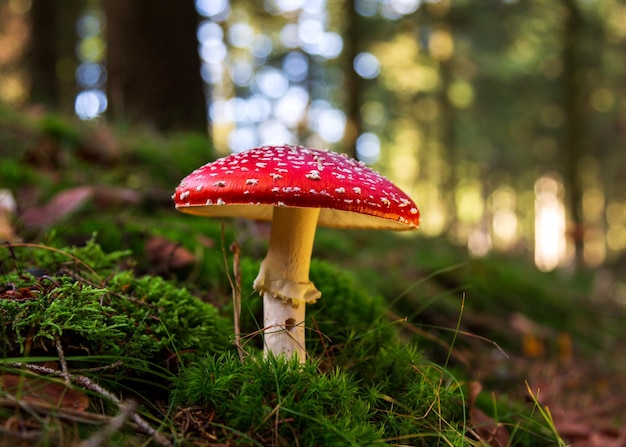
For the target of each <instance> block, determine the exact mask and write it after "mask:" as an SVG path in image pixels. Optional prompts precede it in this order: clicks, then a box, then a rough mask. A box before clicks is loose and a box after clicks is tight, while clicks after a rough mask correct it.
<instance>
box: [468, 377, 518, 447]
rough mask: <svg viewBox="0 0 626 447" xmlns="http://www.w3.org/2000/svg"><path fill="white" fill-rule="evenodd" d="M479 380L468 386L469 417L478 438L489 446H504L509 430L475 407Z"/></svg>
mask: <svg viewBox="0 0 626 447" xmlns="http://www.w3.org/2000/svg"><path fill="white" fill-rule="evenodd" d="M482 388H483V386H482V384H481V383H480V382H472V383H470V386H469V398H468V402H469V419H470V424H471V427H472V428H473V429H474V431H475V432H476V434H477V435H478V437H479V439H480V440H481V441H483V442H485V443H486V444H487V445H490V446H491V447H506V446H508V445H509V432H508V430H507V429H506V427H505V426H504V425H502V424H501V423H498V422H497V421H496V420H495V419H494V418H492V417H491V416H489V415H487V414H486V413H485V412H483V411H482V410H480V409H479V408H476V398H477V397H478V395H479V394H480V392H481V391H482Z"/></svg>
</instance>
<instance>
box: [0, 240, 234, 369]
mask: <svg viewBox="0 0 626 447" xmlns="http://www.w3.org/2000/svg"><path fill="white" fill-rule="evenodd" d="M24 250H28V252H29V255H30V256H31V258H30V261H29V263H28V264H26V265H28V266H29V267H28V268H29V269H31V271H35V270H36V271H37V275H38V276H33V275H32V274H28V273H26V272H25V268H26V265H24V266H23V267H22V268H21V271H16V272H13V273H9V274H7V275H5V280H6V283H7V284H10V285H11V286H10V289H9V290H7V291H6V292H5V294H4V295H5V296H4V297H3V298H4V299H1V300H0V323H1V324H0V331H1V333H2V336H3V340H5V341H6V343H4V344H2V345H0V349H2V354H3V356H4V357H11V356H20V355H24V354H27V353H28V354H31V353H42V352H48V353H56V348H55V341H56V340H57V339H58V340H60V341H61V345H62V346H65V351H66V352H65V354H66V356H68V358H71V357H72V356H84V355H92V356H97V357H101V358H102V359H103V360H102V362H109V361H110V359H107V357H109V358H113V359H115V358H118V359H120V358H121V359H124V362H125V363H126V366H129V365H130V364H131V363H133V362H146V361H150V362H155V363H164V362H165V359H167V358H171V357H177V356H178V358H179V359H180V358H181V357H182V358H184V359H188V360H192V359H194V358H196V357H197V356H199V355H204V354H205V353H206V352H217V353H220V352H224V351H226V350H228V349H229V347H230V346H231V344H230V342H229V330H228V327H229V324H228V322H227V320H226V319H224V318H223V317H221V316H220V315H219V313H218V311H217V309H216V308H215V307H213V306H211V305H209V304H207V303H203V302H202V301H200V300H199V299H198V298H196V297H195V296H193V295H191V293H190V292H189V291H188V290H186V289H185V288H183V287H180V286H178V285H176V284H174V283H172V282H168V281H166V280H164V279H163V278H161V277H152V276H143V277H135V275H134V273H133V272H132V271H130V270H126V269H121V270H118V269H120V265H123V264H122V263H123V261H124V259H125V257H126V255H127V253H124V252H115V253H112V254H105V253H104V252H103V251H102V250H101V248H100V246H99V245H98V244H96V243H95V242H94V241H90V242H89V243H88V244H87V245H86V246H85V247H81V248H76V247H73V248H70V249H66V250H56V249H52V248H51V247H43V246H39V247H23V248H21V249H20V248H19V247H14V248H13V252H14V253H15V252H17V251H19V252H20V253H19V256H22V252H23V251H24ZM4 252H5V254H6V253H8V248H7V247H4ZM15 256H16V257H17V256H18V255H17V254H16V255H15ZM4 264H5V265H6V258H5V263H4ZM33 269H35V270H33ZM96 272H97V273H96ZM5 289H6V287H5ZM95 358H96V357H94V359H95Z"/></svg>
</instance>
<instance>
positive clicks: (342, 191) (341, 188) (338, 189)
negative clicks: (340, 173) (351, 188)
mask: <svg viewBox="0 0 626 447" xmlns="http://www.w3.org/2000/svg"><path fill="white" fill-rule="evenodd" d="M335 192H336V193H337V194H344V193H345V192H346V188H344V187H343V186H342V187H340V188H335Z"/></svg>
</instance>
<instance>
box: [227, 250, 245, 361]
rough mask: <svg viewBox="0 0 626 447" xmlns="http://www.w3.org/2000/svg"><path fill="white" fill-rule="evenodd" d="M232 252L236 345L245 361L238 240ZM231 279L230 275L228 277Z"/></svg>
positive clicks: (231, 283)
mask: <svg viewBox="0 0 626 447" xmlns="http://www.w3.org/2000/svg"><path fill="white" fill-rule="evenodd" d="M230 252H231V253H232V254H233V273H234V274H235V280H234V282H233V281H230V286H231V288H232V289H233V322H234V325H235V346H236V347H237V352H238V353H239V359H240V360H241V362H242V363H243V360H244V359H243V348H242V347H241V320H240V318H241V265H240V262H239V260H240V255H241V250H240V249H239V244H238V243H237V241H235V242H233V243H232V244H230ZM228 279H229V280H230V277H229V278H228Z"/></svg>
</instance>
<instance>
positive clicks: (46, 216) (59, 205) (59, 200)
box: [21, 186, 93, 227]
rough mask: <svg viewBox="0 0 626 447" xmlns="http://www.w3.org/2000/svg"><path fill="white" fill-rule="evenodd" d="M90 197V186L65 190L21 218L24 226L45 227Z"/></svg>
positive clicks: (29, 210)
mask: <svg viewBox="0 0 626 447" xmlns="http://www.w3.org/2000/svg"><path fill="white" fill-rule="evenodd" d="M92 196H93V188H92V187H91V186H78V187H76V188H71V189H66V190H65V191H61V192H60V193H58V194H57V195H55V196H54V197H53V198H52V199H51V200H50V201H49V202H48V203H47V204H46V205H44V206H42V207H36V208H30V209H27V210H25V211H24V213H23V214H22V216H21V218H22V221H23V222H24V224H25V225H26V226H29V227H47V226H50V225H52V224H55V223H57V222H59V221H61V220H62V219H64V218H65V217H67V216H68V215H70V214H72V213H73V212H75V211H76V210H78V209H79V208H80V207H81V206H83V205H84V204H85V203H86V202H87V201H88V200H89V199H90V198H91V197H92Z"/></svg>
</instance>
